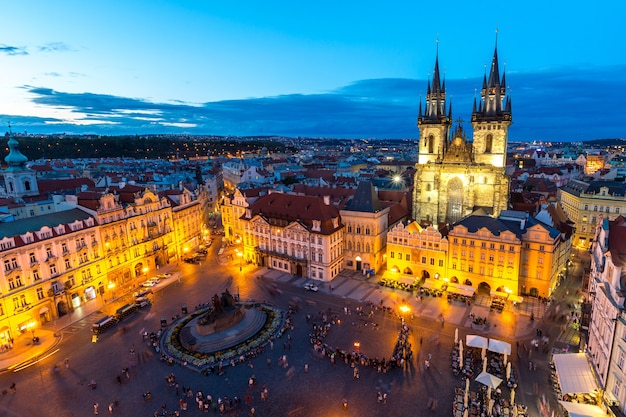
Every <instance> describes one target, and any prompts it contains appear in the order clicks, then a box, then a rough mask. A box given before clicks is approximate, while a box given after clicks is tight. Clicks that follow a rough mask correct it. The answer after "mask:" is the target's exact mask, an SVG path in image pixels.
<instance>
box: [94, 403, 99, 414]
mask: <svg viewBox="0 0 626 417" xmlns="http://www.w3.org/2000/svg"><path fill="white" fill-rule="evenodd" d="M93 413H94V414H98V403H93Z"/></svg>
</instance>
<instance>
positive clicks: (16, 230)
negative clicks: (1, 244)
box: [0, 208, 92, 244]
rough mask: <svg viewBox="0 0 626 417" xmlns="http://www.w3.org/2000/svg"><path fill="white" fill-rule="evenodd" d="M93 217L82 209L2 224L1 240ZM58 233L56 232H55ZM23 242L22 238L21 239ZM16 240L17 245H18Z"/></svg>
mask: <svg viewBox="0 0 626 417" xmlns="http://www.w3.org/2000/svg"><path fill="white" fill-rule="evenodd" d="M90 217H92V216H91V215H89V214H87V213H85V212H84V211H82V210H81V209H77V208H76V209H71V210H65V211H59V212H56V213H50V214H44V215H41V216H34V217H29V218H26V219H21V220H15V221H12V222H6V223H2V227H0V239H4V238H5V237H13V236H17V235H23V234H24V233H27V232H35V231H38V230H41V228H42V227H44V226H48V227H51V228H52V227H54V226H58V225H60V224H68V223H73V222H75V221H76V220H86V219H88V218H90ZM55 233H56V232H55ZM19 240H20V242H21V238H20V239H19ZM17 243H18V242H17V239H16V244H17Z"/></svg>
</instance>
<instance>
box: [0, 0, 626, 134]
mask: <svg viewBox="0 0 626 417" xmlns="http://www.w3.org/2000/svg"><path fill="white" fill-rule="evenodd" d="M439 4H440V5H441V8H438V6H437V3H424V2H418V1H415V0H399V1H396V2H392V3H384V2H383V3H381V2H380V1H370V0H359V1H353V0H342V1H336V0H334V1H327V0H318V1H315V2H304V1H302V2H299V1H271V0H266V1H254V0H242V1H236V0H232V1H200V0H197V1H191V0H177V1H160V0H132V1H128V0H108V1H84V0H64V1H62V2H55V1H49V0H45V1H44V0H40V1H39V0H21V1H12V2H4V3H3V5H2V6H3V7H2V12H3V16H4V18H3V19H2V23H1V28H2V30H1V31H0V33H2V37H1V38H0V68H1V70H0V124H2V125H3V126H8V125H9V124H11V127H12V130H13V131H15V132H22V131H28V132H29V133H60V132H67V133H99V134H104V135H113V134H139V133H189V134H216V135H284V136H312V137H322V136H324V137H361V138H417V137H418V130H417V127H416V126H415V123H416V116H417V110H418V105H419V101H420V99H421V100H423V97H424V95H425V93H426V87H427V81H428V79H429V76H430V75H431V73H432V70H433V65H434V61H435V56H436V50H437V42H436V40H437V39H438V40H439V43H438V47H439V64H440V69H441V71H442V72H444V73H445V78H446V87H447V93H448V97H449V98H450V99H451V100H452V106H453V117H454V118H455V119H456V118H458V117H460V118H462V119H464V120H465V121H466V122H465V127H466V128H467V129H470V125H469V123H468V121H469V119H470V116H471V110H472V102H473V98H474V94H475V90H476V89H478V90H480V88H481V85H482V77H483V74H484V71H485V66H486V65H488V64H489V63H490V61H491V57H492V55H493V51H494V46H495V43H496V29H497V30H498V35H497V42H498V54H499V57H500V69H501V70H502V69H503V68H505V69H506V77H507V84H508V86H509V87H510V95H511V98H512V104H513V107H512V108H513V122H514V123H513V126H512V127H511V129H510V131H509V140H511V141H515V140H524V141H527V140H552V141H560V140H568V141H578V140H590V139H600V138H617V137H622V138H624V137H626V122H625V120H626V118H625V117H624V116H623V114H624V112H625V111H626V31H624V23H623V19H624V16H626V2H624V1H622V0H598V1H595V2H593V3H581V2H578V3H577V2H566V1H563V0H557V1H545V0H541V1H539V0H526V1H525V2H523V5H522V2H502V3H489V2H481V3H476V2H468V1H465V0H463V1H458V0H449V1H446V2H443V3H439ZM518 4H519V5H518ZM489 7H493V9H491V10H490V9H489ZM4 129H7V128H6V127H5V128H4ZM1 130H2V129H0V131H1Z"/></svg>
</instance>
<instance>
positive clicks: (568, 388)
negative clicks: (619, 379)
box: [552, 353, 598, 394]
mask: <svg viewBox="0 0 626 417" xmlns="http://www.w3.org/2000/svg"><path fill="white" fill-rule="evenodd" d="M552 359H553V360H554V367H555V368H556V374H557V376H558V377H559V385H560V386H561V392H562V393H563V394H581V393H588V392H592V391H593V390H596V389H598V385H597V384H596V379H595V378H594V376H593V372H592V371H591V367H590V366H589V361H588V360H587V355H585V354H584V353H556V354H554V355H552Z"/></svg>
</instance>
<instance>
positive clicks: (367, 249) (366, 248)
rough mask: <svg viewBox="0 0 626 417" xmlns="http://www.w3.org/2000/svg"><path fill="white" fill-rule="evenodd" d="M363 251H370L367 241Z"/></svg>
mask: <svg viewBox="0 0 626 417" xmlns="http://www.w3.org/2000/svg"><path fill="white" fill-rule="evenodd" d="M365 252H366V253H369V252H370V244H369V243H366V244H365Z"/></svg>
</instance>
